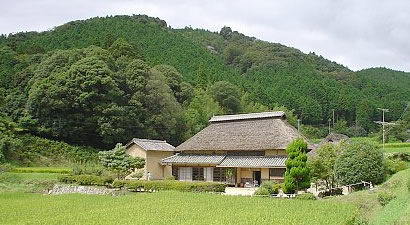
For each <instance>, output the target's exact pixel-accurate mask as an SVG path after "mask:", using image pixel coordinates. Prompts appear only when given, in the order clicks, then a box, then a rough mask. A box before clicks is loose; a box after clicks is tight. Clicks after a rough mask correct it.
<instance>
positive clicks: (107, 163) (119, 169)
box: [98, 143, 145, 178]
mask: <svg viewBox="0 0 410 225" xmlns="http://www.w3.org/2000/svg"><path fill="white" fill-rule="evenodd" d="M98 154H99V158H100V161H101V163H102V165H103V166H104V167H106V168H108V169H110V170H112V171H113V172H115V173H116V174H117V178H121V177H125V175H126V174H127V173H128V174H129V173H131V172H132V171H134V170H135V169H141V168H143V167H144V165H145V159H143V158H140V157H135V158H134V157H132V156H130V155H128V154H127V153H125V146H123V145H122V144H121V143H118V144H117V145H116V146H115V148H114V149H112V150H110V151H102V152H99V153H98Z"/></svg>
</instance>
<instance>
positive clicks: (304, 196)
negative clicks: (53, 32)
mask: <svg viewBox="0 0 410 225" xmlns="http://www.w3.org/2000/svg"><path fill="white" fill-rule="evenodd" d="M296 199H299V200H316V197H315V196H314V195H313V194H312V193H305V194H300V195H296Z"/></svg>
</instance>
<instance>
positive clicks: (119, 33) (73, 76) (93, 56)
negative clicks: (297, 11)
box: [0, 15, 410, 159]
mask: <svg viewBox="0 0 410 225" xmlns="http://www.w3.org/2000/svg"><path fill="white" fill-rule="evenodd" d="M113 30H115V32H112V31H113ZM0 53H1V54H0V55H1V56H0V106H1V107H0V109H1V110H0V111H2V112H4V113H6V114H7V116H9V117H10V118H11V119H12V121H13V122H19V123H20V121H21V120H22V121H24V124H25V126H23V127H24V128H25V129H27V131H28V132H30V133H31V134H35V135H37V136H42V137H46V138H50V139H54V140H60V141H65V142H67V143H70V144H76V145H90V146H93V147H98V148H104V149H108V148H110V147H111V146H113V145H114V144H115V143H117V142H126V141H128V140H129V139H131V138H132V137H144V138H156V139H167V140H168V141H169V142H170V143H172V144H174V145H177V144H179V143H181V142H182V141H184V140H186V139H187V138H189V137H190V136H192V135H193V134H195V133H196V132H198V130H199V129H201V128H203V126H204V125H206V124H207V122H206V120H207V119H209V117H210V116H212V113H215V114H222V113H236V112H259V111H266V110H268V109H275V107H276V106H284V107H286V108H287V109H289V111H293V113H292V114H293V115H295V117H292V116H291V115H290V113H289V112H287V117H288V120H289V122H290V123H291V124H292V125H294V126H296V116H297V118H299V119H301V120H302V123H304V124H307V125H314V126H315V127H316V126H317V127H320V126H323V125H326V123H327V119H328V118H329V117H330V116H331V113H332V109H334V110H335V114H336V116H337V118H338V119H339V120H345V121H346V127H348V132H349V133H350V134H353V135H355V136H356V135H357V136H362V135H364V134H366V133H368V132H369V131H370V132H374V131H376V129H377V126H376V124H375V123H373V122H372V121H374V120H379V119H380V116H381V115H380V112H378V111H377V110H374V109H375V107H385V108H389V109H391V113H389V114H388V115H387V118H386V120H387V121H391V120H396V119H398V118H399V117H400V114H401V112H402V111H403V109H404V107H405V105H404V104H403V103H402V102H403V101H405V100H408V99H409V98H410V91H409V87H410V78H409V76H408V73H405V72H399V71H393V70H389V69H385V68H373V69H366V70H362V71H359V72H352V71H350V70H349V69H348V68H346V67H344V66H342V65H340V64H337V63H336V62H332V61H329V60H327V59H325V58H323V57H322V56H318V55H316V54H315V53H309V54H304V53H303V52H301V51H299V50H297V49H295V48H291V47H287V46H284V45H281V44H278V43H268V42H265V41H261V40H257V39H256V38H253V37H247V36H245V35H243V34H241V33H239V32H237V31H232V29H230V28H229V27H224V28H223V29H221V32H219V33H213V32H209V31H205V30H199V29H197V30H193V29H192V28H186V29H172V28H170V27H167V24H166V22H165V21H163V20H160V19H158V18H150V17H148V16H143V15H133V16H114V17H97V18H92V19H89V20H83V21H73V22H69V23H67V24H64V25H62V26H59V27H56V28H55V29H52V30H50V31H46V32H41V33H37V32H28V33H17V34H11V35H8V36H7V37H6V36H2V37H1V38H0ZM159 53H160V54H159ZM151 67H152V68H151ZM164 77H165V78H164ZM220 81H225V82H229V83H231V84H232V85H230V86H229V87H234V86H236V88H227V89H221V90H222V91H223V92H226V91H227V90H233V93H235V94H233V95H229V96H226V97H224V98H223V99H222V100H221V99H220V100H216V102H213V103H211V102H209V101H208V99H206V97H204V96H205V95H211V96H213V94H212V93H211V92H210V87H211V86H212V85H213V84H215V83H217V82H220ZM386 83H387V84H388V85H384V84H386ZM382 84H383V85H382ZM233 85H234V86H233ZM192 87H196V88H197V89H202V91H203V92H205V93H206V94H204V93H200V96H196V95H193V93H197V92H198V91H195V92H194V91H193V90H192ZM237 90H239V93H240V94H239V95H237V94H236V93H237ZM208 91H209V92H208ZM226 93H228V92H226ZM244 96H245V97H244ZM193 101H195V102H194V103H193V104H191V103H192V102H193ZM198 102H200V103H203V102H206V104H207V105H206V106H201V107H198V106H197V104H198ZM209 108H212V110H209ZM210 112H211V113H210ZM209 113H210V114H209ZM205 118H206V119H205ZM406 118H407V117H403V121H408V120H406ZM22 124H23V123H22ZM406 124H408V123H406ZM356 125H357V126H356ZM405 126H407V125H405ZM405 126H403V127H400V129H398V128H399V127H397V130H391V134H392V135H391V136H392V138H395V139H397V140H404V139H405V136H404V135H406V133H404V132H403V131H405ZM353 128H361V129H353ZM407 129H408V126H407ZM307 133H309V132H307ZM311 133H312V136H315V137H319V136H322V134H321V132H316V131H312V132H311ZM317 133H320V134H317ZM313 134H314V135H313ZM388 137H389V136H388ZM3 146H4V145H3ZM0 155H2V156H0V157H2V158H3V159H4V158H5V157H7V154H4V153H3V154H1V153H0Z"/></svg>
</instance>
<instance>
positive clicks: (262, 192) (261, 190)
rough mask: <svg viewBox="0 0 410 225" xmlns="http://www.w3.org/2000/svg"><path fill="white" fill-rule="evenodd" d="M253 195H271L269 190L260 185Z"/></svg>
mask: <svg viewBox="0 0 410 225" xmlns="http://www.w3.org/2000/svg"><path fill="white" fill-rule="evenodd" d="M254 195H268V196H269V195H271V191H270V190H269V189H267V188H265V187H260V188H258V190H256V191H255V194H254Z"/></svg>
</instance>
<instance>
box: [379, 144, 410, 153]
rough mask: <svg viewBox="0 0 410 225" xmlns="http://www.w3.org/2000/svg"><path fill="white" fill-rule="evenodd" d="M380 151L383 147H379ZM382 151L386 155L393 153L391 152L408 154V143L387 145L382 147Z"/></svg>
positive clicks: (409, 151) (409, 149)
mask: <svg viewBox="0 0 410 225" xmlns="http://www.w3.org/2000/svg"><path fill="white" fill-rule="evenodd" d="M379 147H380V148H381V149H382V148H383V145H379ZM384 147H385V148H384V151H385V152H386V153H393V152H407V153H410V143H387V144H385V146H384Z"/></svg>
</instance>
